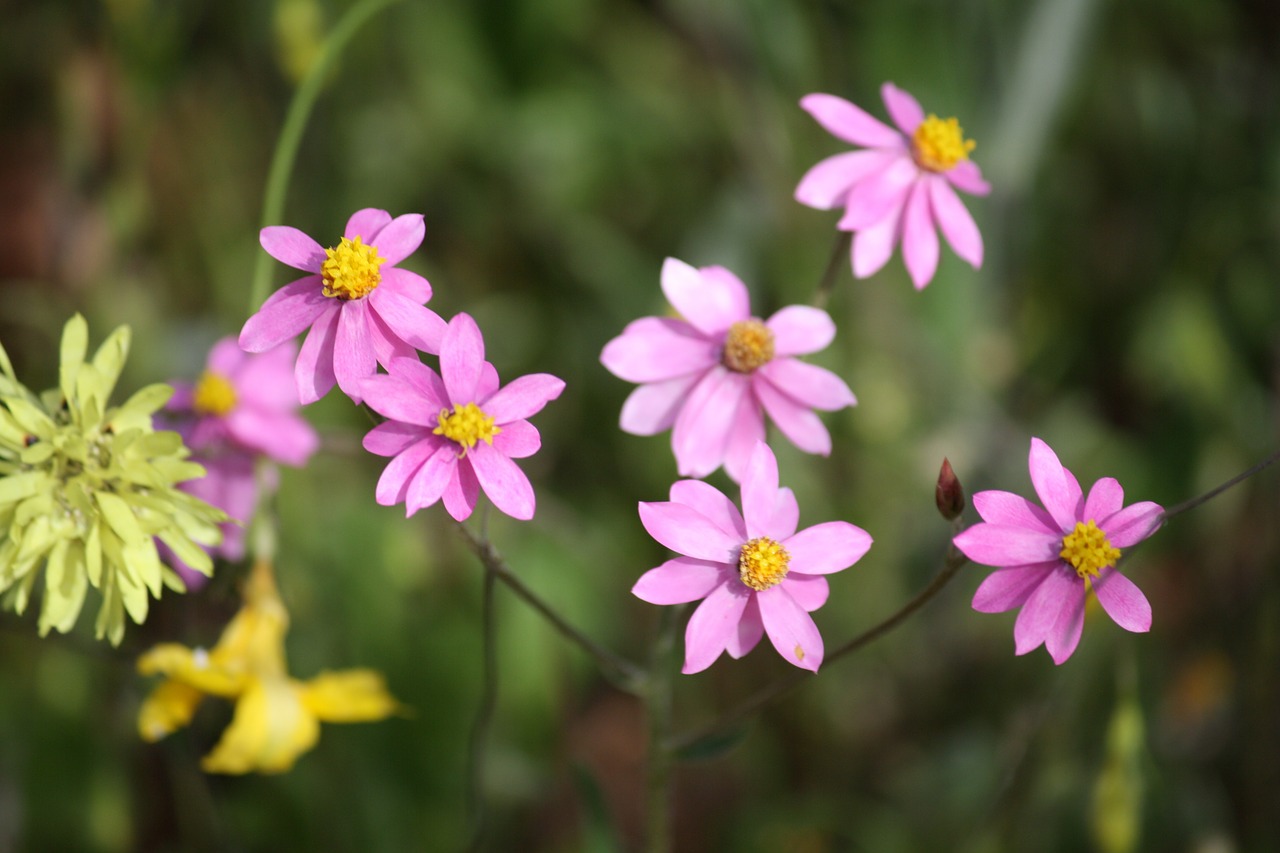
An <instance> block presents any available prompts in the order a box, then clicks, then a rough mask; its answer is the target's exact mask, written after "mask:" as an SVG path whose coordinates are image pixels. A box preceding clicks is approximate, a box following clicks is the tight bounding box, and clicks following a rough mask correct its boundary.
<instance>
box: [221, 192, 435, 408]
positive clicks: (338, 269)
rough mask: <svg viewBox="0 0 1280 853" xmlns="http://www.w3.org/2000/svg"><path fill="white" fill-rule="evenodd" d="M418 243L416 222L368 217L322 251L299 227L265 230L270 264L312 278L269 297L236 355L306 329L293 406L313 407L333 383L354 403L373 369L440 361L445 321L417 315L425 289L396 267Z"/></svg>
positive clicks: (372, 213) (411, 216) (410, 216)
mask: <svg viewBox="0 0 1280 853" xmlns="http://www.w3.org/2000/svg"><path fill="white" fill-rule="evenodd" d="M422 235H423V225H422V216H421V215H420V214H417V213H407V214H405V215H403V216H398V217H396V218H395V219H392V218H391V214H389V213H387V212H386V211H385V210H375V209H373V208H366V209H365V210H359V211H356V212H355V213H354V214H352V216H351V219H349V220H348V221H347V230H346V231H345V232H344V234H343V236H342V239H341V240H339V241H338V245H336V246H334V247H332V248H328V249H326V248H324V247H322V246H321V245H320V244H319V243H317V242H316V241H315V240H312V239H311V238H310V237H308V236H307V235H306V234H303V233H302V232H301V231H299V230H298V229H296V228H290V227H288V226H284V225H275V226H271V227H268V228H263V229H262V233H261V235H260V242H261V243H262V248H264V249H266V250H267V253H268V254H269V255H271V257H273V258H275V259H276V260H278V261H281V262H283V263H286V264H288V265H289V266H291V267H294V268H296V269H300V270H304V271H305V272H308V273H311V275H308V276H306V277H304V278H300V279H298V280H297V281H294V282H292V283H290V284H286V285H285V286H284V287H282V288H280V289H279V290H277V291H276V292H275V293H274V294H272V295H271V297H270V298H268V299H267V301H266V302H264V303H263V305H262V308H260V309H259V310H258V313H257V314H254V315H253V316H252V317H250V318H249V320H248V322H246V323H245V324H244V329H242V330H241V332H240V346H241V347H243V348H244V349H245V350H247V351H249V352H265V351H267V350H269V349H272V348H274V347H276V346H278V345H280V344H282V343H284V342H285V341H287V340H290V339H291V338H293V337H294V336H295V335H297V334H299V333H300V332H302V331H303V330H304V329H308V328H309V329H310V330H311V332H310V333H309V334H308V335H307V340H306V343H304V344H303V345H302V352H301V353H300V354H299V356H298V361H297V364H296V365H295V366H294V379H295V381H296V382H297V387H298V397H299V399H300V400H301V401H302V402H303V403H314V402H315V401H316V400H319V399H320V398H321V397H323V396H324V395H325V394H327V393H329V389H331V388H332V387H333V385H334V382H335V381H336V382H337V384H338V387H339V388H341V389H342V392H343V393H344V394H346V395H347V396H348V397H350V398H351V399H352V400H354V401H355V402H356V403H359V402H360V401H361V397H360V383H361V381H362V380H364V379H365V378H366V377H369V376H372V375H373V374H374V373H376V372H377V369H378V368H377V365H379V364H381V365H382V366H383V367H385V368H388V369H390V366H391V361H392V360H393V359H396V358H403V357H413V356H415V355H416V352H417V351H418V350H422V351H423V352H428V353H432V354H436V353H439V352H440V339H441V336H442V335H443V334H444V327H445V323H444V320H442V319H440V317H439V316H438V315H437V314H436V313H435V312H434V311H432V310H430V309H429V308H426V307H424V306H423V303H425V302H426V301H427V300H428V299H430V298H431V285H429V284H428V283H427V280H426V279H425V278H423V277H422V276H420V275H418V274H417V273H412V272H409V271H408V270H403V269H400V268H399V267H397V266H396V264H398V263H400V262H401V261H402V260H404V259H405V258H406V257H408V256H409V254H410V253H412V252H413V250H414V249H416V248H418V246H419V245H420V244H421V243H422Z"/></svg>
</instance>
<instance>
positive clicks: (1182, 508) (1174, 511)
mask: <svg viewBox="0 0 1280 853" xmlns="http://www.w3.org/2000/svg"><path fill="white" fill-rule="evenodd" d="M1277 460H1280V450H1277V451H1276V452H1275V453H1272V454H1271V455H1270V456H1268V457H1267V458H1266V459H1263V460H1262V461H1261V462H1259V463H1258V464H1257V465H1254V466H1253V467H1252V468H1250V469H1249V470H1248V471H1242V472H1241V473H1239V474H1237V475H1235V476H1234V477H1232V478H1231V479H1230V480H1227V481H1226V482H1225V483H1223V484H1222V485H1221V486H1218V487H1217V488H1216V489H1210V490H1209V491H1207V492H1205V493H1204V494H1203V495H1201V496H1200V497H1198V498H1192V499H1191V500H1189V501H1183V502H1182V503H1180V504H1178V505H1177V506H1174V507H1170V508H1169V509H1166V510H1165V511H1164V512H1163V513H1161V518H1163V519H1170V518H1173V517H1174V516H1175V515H1181V514H1182V513H1184V512H1186V511H1187V510H1189V509H1195V508H1196V507H1198V506H1200V504H1202V503H1204V502H1205V501H1208V500H1210V499H1211V498H1216V497H1217V496H1218V495H1220V494H1222V493H1223V492H1225V491H1226V490H1227V489H1229V488H1231V487H1232V486H1234V485H1236V484H1238V483H1241V482H1243V481H1245V480H1247V479H1249V478H1250V477H1252V476H1253V475H1254V474H1257V473H1258V472H1259V471H1261V470H1263V469H1264V468H1266V467H1267V466H1268V465H1271V464H1272V463H1273V462H1276V461H1277Z"/></svg>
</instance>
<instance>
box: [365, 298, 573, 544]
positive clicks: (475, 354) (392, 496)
mask: <svg viewBox="0 0 1280 853" xmlns="http://www.w3.org/2000/svg"><path fill="white" fill-rule="evenodd" d="M562 390H564V381H563V380H561V379H559V378H557V377H555V376H552V375H550V374H547V373H535V374H530V375H528V376H521V377H520V378H519V379H516V380H515V381H513V382H511V383H508V384H507V386H506V387H505V388H499V387H498V373H497V371H496V370H494V367H493V365H491V364H489V363H488V362H487V361H485V360H484V340H483V339H482V338H481V336H480V329H479V328H477V326H476V323H475V321H474V320H472V319H471V317H469V316H467V315H466V314H459V315H458V316H456V317H454V318H453V320H451V321H450V322H449V324H448V326H447V329H446V331H445V333H444V340H443V342H442V343H441V345H440V375H436V372H435V371H434V370H432V369H431V368H429V367H427V366H426V365H425V364H423V363H421V362H420V361H418V360H417V359H416V358H413V359H396V360H395V361H393V362H392V368H391V372H390V373H389V374H387V375H378V376H375V377H372V378H370V379H366V380H365V382H364V396H365V400H366V402H367V403H368V405H369V407H370V408H372V409H373V410H374V411H375V412H377V413H378V414H380V415H382V416H384V417H386V418H388V420H387V421H386V422H385V423H382V424H379V425H378V426H376V427H374V428H373V429H372V430H370V431H369V432H368V434H366V435H365V437H364V447H365V450H368V451H369V452H370V453H376V454H377V455H379V456H393V457H395V458H394V459H392V460H391V462H390V463H389V464H388V465H387V467H386V469H385V470H384V471H383V472H382V477H381V478H380V479H379V480H378V487H377V499H378V503H380V504H382V505H383V506H394V505H395V504H398V503H402V502H403V503H404V505H405V515H406V516H409V515H413V513H415V512H417V511H418V510H419V509H421V508H423V507H426V506H431V505H432V504H433V503H435V502H436V501H438V500H440V499H441V498H443V499H444V506H445V509H447V510H448V511H449V514H450V515H451V516H453V517H454V518H455V519H456V520H458V521H463V520H465V519H466V518H467V517H469V516H470V515H471V511H472V510H473V509H475V506H476V499H477V497H478V496H479V491H480V489H484V493H485V494H486V495H488V497H489V500H491V501H493V505H494V506H496V507H497V508H498V509H500V510H502V511H503V512H505V513H506V514H507V515H509V516H511V517H512V518H518V519H530V518H533V511H534V496H533V486H531V485H530V484H529V479H528V478H527V477H526V476H525V475H524V472H523V471H521V470H520V469H519V468H518V467H516V464H515V463H514V462H513V461H512V460H513V459H523V458H525V457H526V456H532V455H533V454H534V453H536V452H537V451H538V448H539V447H541V445H542V439H541V437H540V436H539V435H538V430H537V429H535V428H534V426H533V424H531V423H529V421H527V420H526V418H529V417H531V416H533V415H535V414H537V413H538V412H540V411H542V407H543V406H545V405H546V404H547V403H548V402H550V401H551V400H554V399H555V398H556V397H559V396H560V392H561V391H562Z"/></svg>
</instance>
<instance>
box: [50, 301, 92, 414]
mask: <svg viewBox="0 0 1280 853" xmlns="http://www.w3.org/2000/svg"><path fill="white" fill-rule="evenodd" d="M88 349H89V324H88V323H86V322H85V319H84V317H83V316H82V315H80V314H76V315H75V316H73V317H72V318H71V319H70V320H68V321H67V324H66V325H65V326H63V327H62V346H61V347H60V349H59V352H58V386H59V387H60V388H61V389H62V396H64V397H66V398H67V399H68V400H74V399H76V392H77V388H76V382H77V379H78V377H79V374H80V365H82V364H84V354H85V353H86V352H87V351H88Z"/></svg>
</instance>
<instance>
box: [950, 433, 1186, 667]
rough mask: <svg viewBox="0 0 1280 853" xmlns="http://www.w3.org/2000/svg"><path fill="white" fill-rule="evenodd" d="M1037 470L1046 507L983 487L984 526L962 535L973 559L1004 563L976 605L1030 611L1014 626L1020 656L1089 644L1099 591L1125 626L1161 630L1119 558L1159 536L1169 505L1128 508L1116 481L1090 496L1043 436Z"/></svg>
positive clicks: (1065, 652) (978, 503)
mask: <svg viewBox="0 0 1280 853" xmlns="http://www.w3.org/2000/svg"><path fill="white" fill-rule="evenodd" d="M1029 467H1030V469H1031V483H1032V485H1033V486H1035V490H1036V494H1037V495H1038V496H1039V497H1040V501H1041V503H1043V504H1044V507H1045V508H1044V509H1041V508H1040V507H1039V506H1036V505H1035V504H1034V503H1032V502H1031V501H1029V500H1027V499H1025V498H1022V497H1019V496H1018V495H1015V494H1011V493H1009V492H997V491H991V492H978V493H977V494H976V495H974V496H973V505H974V506H975V507H976V508H977V510H978V514H979V515H981V516H982V521H983V523H981V524H975V525H974V526H972V527H970V528H969V529H968V530H965V531H964V532H963V533H961V534H960V535H958V536H956V538H955V545H956V547H957V548H959V549H960V550H961V551H962V552H963V553H964V555H965V556H966V557H968V558H969V559H970V560H973V561H974V562H975V563H982V564H984V565H987V566H997V567H999V568H998V569H997V570H996V571H995V572H992V573H991V574H990V575H988V576H987V579H986V580H985V581H983V582H982V584H981V586H979V587H978V591H977V592H976V593H975V594H974V596H973V608H974V610H977V611H980V612H982V613H1002V612H1004V611H1006V610H1012V609H1014V608H1016V607H1021V608H1022V612H1021V613H1019V614H1018V620H1017V621H1016V622H1015V623H1014V626H1013V639H1014V643H1015V644H1016V651H1017V653H1018V654H1020V655H1024V654H1026V653H1027V652H1029V651H1031V650H1032V649H1034V648H1036V647H1037V646H1039V645H1040V644H1041V643H1044V645H1045V648H1046V649H1048V650H1049V655H1050V656H1051V657H1052V658H1053V662H1054V663H1058V664H1060V663H1062V662H1063V661H1065V660H1066V659H1067V658H1069V657H1071V653H1072V652H1074V651H1075V650H1076V645H1077V644H1078V643H1079V642H1080V634H1081V632H1082V631H1083V630H1084V604H1085V597H1086V595H1087V594H1088V592H1089V591H1090V590H1092V591H1093V593H1094V594H1095V595H1096V596H1097V597H1098V602H1099V603H1100V604H1101V605H1102V609H1103V610H1104V611H1106V613H1107V615H1108V616H1110V617H1111V618H1112V619H1113V620H1115V623H1116V624H1117V625H1119V626H1120V627H1121V628H1124V629H1125V630H1126V631H1138V632H1143V631H1149V630H1151V605H1150V604H1148V603H1147V599H1146V596H1144V595H1143V594H1142V591H1141V590H1140V589H1138V587H1137V586H1135V585H1134V583H1133V581H1131V580H1129V579H1128V578H1127V577H1125V576H1124V575H1123V574H1121V573H1120V570H1119V569H1118V568H1116V562H1117V561H1118V560H1119V559H1120V549H1121V548H1127V547H1129V546H1130V545H1136V544H1137V543H1139V542H1141V541H1142V540H1143V539H1146V538H1147V537H1148V536H1150V535H1151V534H1152V533H1155V532H1156V529H1157V528H1158V527H1159V526H1160V522H1161V515H1162V513H1163V512H1164V510H1163V508H1161V507H1160V506H1159V505H1158V504H1154V503H1151V502H1150V501H1143V502H1141V503H1136V504H1131V505H1129V506H1127V507H1126V506H1123V504H1124V490H1123V489H1122V488H1121V487H1120V484H1119V483H1118V482H1116V481H1115V480H1114V479H1112V478H1111V477H1104V478H1102V479H1101V480H1099V481H1098V482H1096V483H1094V484H1093V488H1092V489H1090V490H1089V495H1088V497H1085V496H1084V494H1083V492H1082V491H1081V489H1080V484H1079V483H1078V482H1076V478H1075V477H1074V476H1072V474H1071V472H1070V471H1068V470H1067V469H1066V468H1063V467H1062V463H1061V462H1059V461H1058V457H1057V455H1056V454H1054V452H1053V451H1052V450H1051V449H1050V448H1049V445H1047V444H1045V443H1044V442H1043V441H1041V440H1040V439H1038V438H1033V439H1031V456H1030V461H1029Z"/></svg>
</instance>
